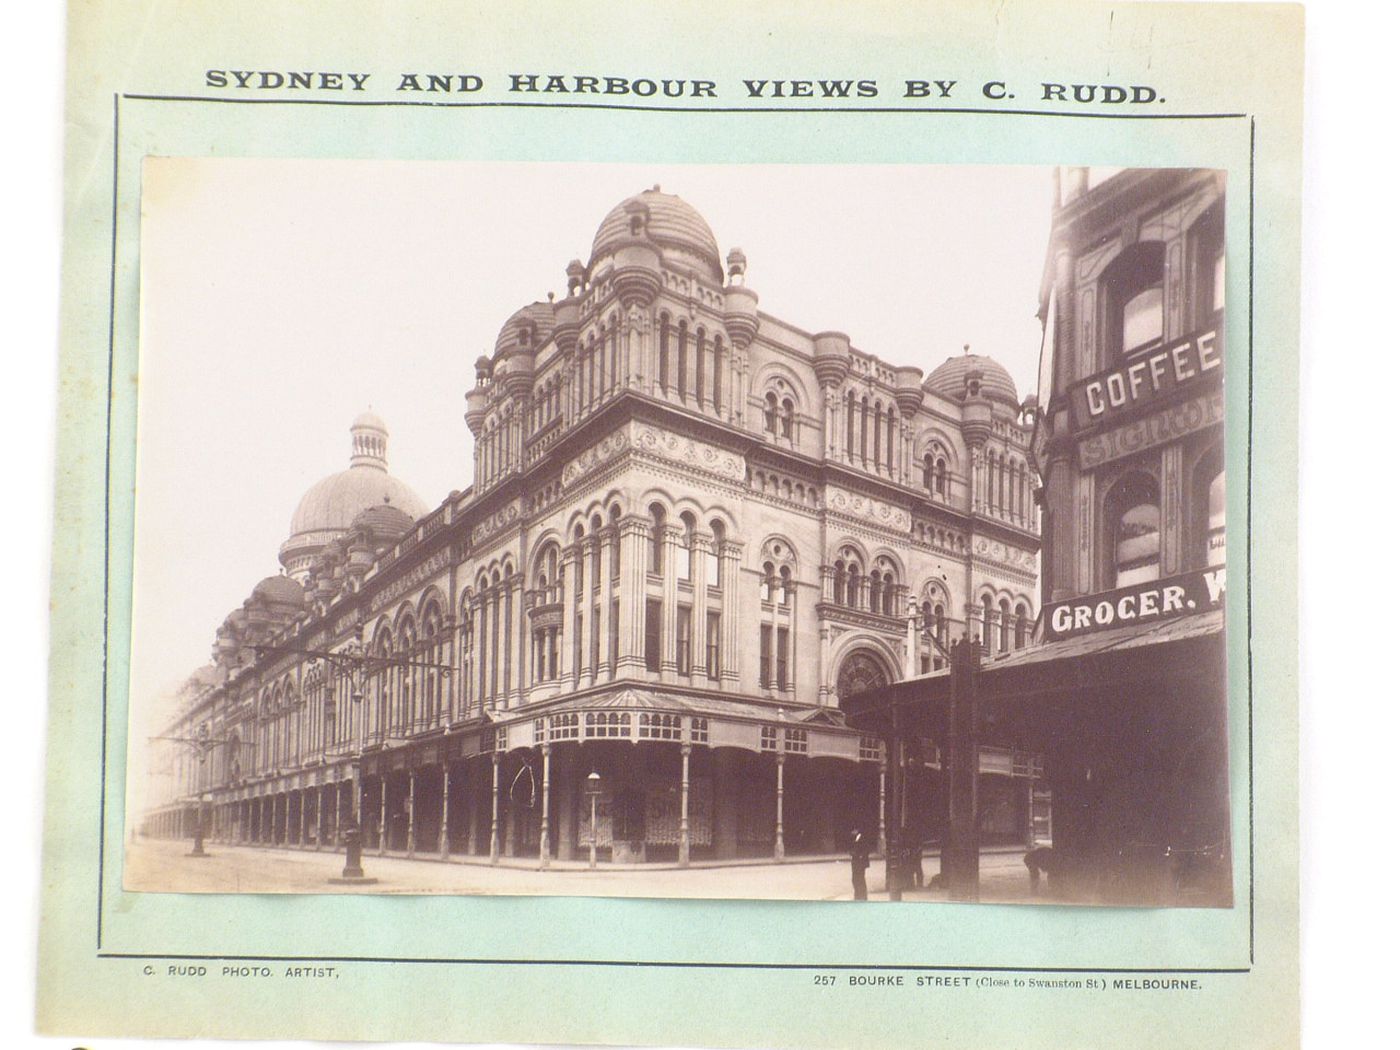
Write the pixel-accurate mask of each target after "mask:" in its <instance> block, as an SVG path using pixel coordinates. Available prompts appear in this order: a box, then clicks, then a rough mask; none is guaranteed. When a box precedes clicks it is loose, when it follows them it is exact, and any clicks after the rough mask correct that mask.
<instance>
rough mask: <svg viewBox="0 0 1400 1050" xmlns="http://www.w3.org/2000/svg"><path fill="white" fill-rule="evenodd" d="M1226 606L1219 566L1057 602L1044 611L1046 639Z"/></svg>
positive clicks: (1223, 580)
mask: <svg viewBox="0 0 1400 1050" xmlns="http://www.w3.org/2000/svg"><path fill="white" fill-rule="evenodd" d="M1224 601H1225V566H1223V565H1220V566H1217V567H1215V568H1212V569H1203V570H1200V571H1198V572H1188V573H1183V574H1182V575H1180V576H1172V577H1169V578H1167V579H1164V580H1152V581H1151V582H1148V583H1139V584H1134V585H1133V586H1132V587H1123V588H1120V589H1118V590H1116V591H1107V592H1105V593H1102V594H1090V595H1086V596H1084V597H1082V598H1071V599H1069V600H1068V601H1062V602H1054V603H1052V604H1050V605H1047V606H1046V607H1045V637H1046V638H1047V639H1049V640H1051V641H1059V640H1060V639H1062V638H1073V637H1075V636H1076V635H1081V634H1089V633H1091V632H1093V631H1106V630H1109V629H1110V628H1113V627H1127V626H1130V625H1132V624H1136V623H1154V622H1156V621H1159V620H1171V619H1175V618H1177V617H1179V616H1189V615H1190V614H1192V613H1198V612H1208V611H1210V610H1212V609H1219V608H1221V606H1222V605H1223V603H1224Z"/></svg>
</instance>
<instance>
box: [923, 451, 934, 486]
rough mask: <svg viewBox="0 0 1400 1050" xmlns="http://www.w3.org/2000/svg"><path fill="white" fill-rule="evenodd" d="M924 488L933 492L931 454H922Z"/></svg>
mask: <svg viewBox="0 0 1400 1050" xmlns="http://www.w3.org/2000/svg"><path fill="white" fill-rule="evenodd" d="M924 488H925V489H927V490H928V491H929V492H932V491H933V453H932V452H925V453H924Z"/></svg>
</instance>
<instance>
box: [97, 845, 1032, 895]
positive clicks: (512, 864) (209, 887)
mask: <svg viewBox="0 0 1400 1050" xmlns="http://www.w3.org/2000/svg"><path fill="white" fill-rule="evenodd" d="M190 845H191V844H190V842H189V841H187V840H186V841H172V840H165V839H137V840H135V841H128V842H127V844H126V851H127V852H126V874H125V878H124V880H123V881H124V885H125V886H126V888H127V889H130V890H155V891H163V892H174V893H409V894H518V895H545V896H592V897H692V898H711V899H769V900H850V898H851V868H850V861H849V859H848V858H847V857H845V856H844V855H843V856H839V857H824V858H807V857H798V858H794V859H791V860H788V861H786V862H784V863H773V862H740V863H735V864H724V865H720V864H713V863H706V864H699V863H697V864H696V865H695V866H693V867H690V868H678V867H675V866H674V865H627V866H622V865H618V866H613V865H609V864H602V863H600V864H599V866H598V868H597V869H596V870H590V869H589V868H588V867H587V862H586V861H585V862H578V861H575V862H572V863H560V862H557V861H556V862H553V864H552V866H551V868H550V869H549V870H548V871H540V870H538V862H530V861H526V860H524V859H523V858H502V861H501V863H500V864H498V865H490V864H487V863H484V859H483V858H473V859H472V860H471V861H464V860H462V859H460V858H454V859H453V860H451V861H441V860H432V859H423V858H419V859H414V860H408V859H405V858H403V857H393V856H385V857H380V856H377V855H376V854H375V853H374V852H372V851H371V852H368V853H366V854H365V856H364V860H363V867H364V870H365V874H366V876H368V877H371V878H374V879H377V880H378V881H376V882H375V883H373V884H345V883H335V882H332V881H330V880H331V879H332V878H333V877H337V876H339V875H340V872H341V867H342V866H343V864H344V855H343V854H341V853H331V852H330V851H329V850H325V851H321V852H317V851H315V850H298V849H269V848H265V847H252V846H230V845H225V844H222V843H208V844H207V845H206V846H205V849H206V851H207V852H208V853H209V856H208V857H205V858H197V857H190V856H188V854H189V851H190ZM1021 857H1022V852H1021V851H1020V850H1015V851H991V850H989V851H985V852H984V853H983V856H982V863H981V872H982V879H981V887H982V891H981V892H982V899H983V900H996V901H1005V902H1013V901H1030V900H1031V899H1032V898H1031V896H1030V892H1029V880H1028V878H1027V875H1026V868H1025V865H1024V864H1023V863H1022V860H1021ZM937 871H938V859H937V858H936V857H930V858H928V859H926V860H925V861H924V872H925V874H926V875H928V876H932V875H935V874H936V873H937ZM867 881H868V882H869V886H870V896H871V898H872V899H880V898H884V897H885V896H886V893H885V865H884V862H883V861H882V860H880V859H878V858H877V859H874V860H872V861H871V864H870V870H869V871H868V872H867ZM946 896H947V895H946V893H945V892H944V891H942V890H941V889H938V888H929V887H925V888H923V889H914V890H908V891H906V892H905V894H904V899H905V900H907V901H912V900H924V901H928V900H943V899H946Z"/></svg>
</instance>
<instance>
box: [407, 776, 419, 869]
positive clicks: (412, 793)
mask: <svg viewBox="0 0 1400 1050" xmlns="http://www.w3.org/2000/svg"><path fill="white" fill-rule="evenodd" d="M410 763H411V756H410ZM417 803H418V772H417V770H415V769H414V768H413V766H412V765H411V764H410V765H409V769H408V842H407V845H408V855H409V857H410V858H411V857H412V856H413V854H414V848H415V847H416V846H417V845H418V842H417V839H418V808H417Z"/></svg>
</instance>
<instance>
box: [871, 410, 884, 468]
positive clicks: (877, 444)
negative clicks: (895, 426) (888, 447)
mask: <svg viewBox="0 0 1400 1050" xmlns="http://www.w3.org/2000/svg"><path fill="white" fill-rule="evenodd" d="M884 414H885V413H884V409H882V408H881V407H880V402H878V401H876V402H875V433H874V435H873V436H874V440H875V455H874V460H875V466H876V467H879V466H880V461H881V455H880V436H881V435H880V431H882V430H884V429H885V428H884V427H882V426H880V417H881V416H883V415H884Z"/></svg>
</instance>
